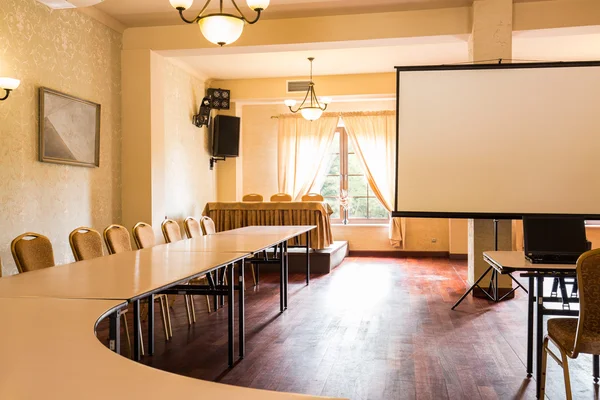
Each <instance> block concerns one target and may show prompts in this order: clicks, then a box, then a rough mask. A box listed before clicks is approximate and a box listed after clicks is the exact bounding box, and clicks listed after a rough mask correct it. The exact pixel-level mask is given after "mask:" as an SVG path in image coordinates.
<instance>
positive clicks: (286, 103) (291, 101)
mask: <svg viewBox="0 0 600 400" xmlns="http://www.w3.org/2000/svg"><path fill="white" fill-rule="evenodd" d="M283 104H285V105H286V106H288V107H294V106H295V105H296V100H285V101H284V102H283Z"/></svg>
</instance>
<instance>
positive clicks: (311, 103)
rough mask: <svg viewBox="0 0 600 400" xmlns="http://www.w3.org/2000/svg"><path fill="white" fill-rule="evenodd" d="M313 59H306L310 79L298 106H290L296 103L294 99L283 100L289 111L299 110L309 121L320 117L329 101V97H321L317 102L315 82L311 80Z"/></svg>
mask: <svg viewBox="0 0 600 400" xmlns="http://www.w3.org/2000/svg"><path fill="white" fill-rule="evenodd" d="M314 59H315V58H314V57H308V61H310V81H309V82H308V90H307V91H306V96H304V100H302V104H300V106H299V107H298V108H297V109H296V110H294V109H293V108H292V107H294V106H295V105H296V100H286V101H285V102H284V103H285V105H286V106H288V108H289V109H290V111H291V112H293V113H294V114H295V113H297V112H300V114H302V116H303V117H304V119H307V120H309V121H315V120H317V119H319V118H321V115H322V114H323V111H325V110H326V109H327V105H328V104H329V103H331V98H330V97H321V102H319V99H318V98H317V95H316V94H315V83H314V82H313V68H312V66H313V61H314ZM321 104H322V105H321Z"/></svg>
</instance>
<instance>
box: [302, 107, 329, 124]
mask: <svg viewBox="0 0 600 400" xmlns="http://www.w3.org/2000/svg"><path fill="white" fill-rule="evenodd" d="M300 114H302V116H303V117H304V119H306V120H309V121H316V120H318V119H319V118H321V115H322V114H323V110H321V109H320V108H317V107H306V108H303V109H301V110H300Z"/></svg>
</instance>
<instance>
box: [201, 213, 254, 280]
mask: <svg viewBox="0 0 600 400" xmlns="http://www.w3.org/2000/svg"><path fill="white" fill-rule="evenodd" d="M200 226H202V233H203V234H204V235H214V234H215V233H217V229H216V227H215V221H213V220H212V218H210V217H202V218H201V219H200ZM225 271H227V268H225ZM250 271H252V280H253V281H254V286H256V272H255V270H254V265H253V264H250ZM225 283H227V279H225Z"/></svg>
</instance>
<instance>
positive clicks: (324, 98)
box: [321, 97, 332, 104]
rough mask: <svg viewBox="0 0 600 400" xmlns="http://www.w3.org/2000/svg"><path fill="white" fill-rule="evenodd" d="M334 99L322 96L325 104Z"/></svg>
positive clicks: (322, 101)
mask: <svg viewBox="0 0 600 400" xmlns="http://www.w3.org/2000/svg"><path fill="white" fill-rule="evenodd" d="M331 101H332V99H331V97H321V103H323V104H329V103H331Z"/></svg>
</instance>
